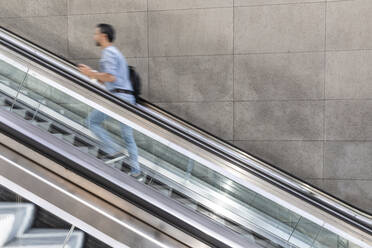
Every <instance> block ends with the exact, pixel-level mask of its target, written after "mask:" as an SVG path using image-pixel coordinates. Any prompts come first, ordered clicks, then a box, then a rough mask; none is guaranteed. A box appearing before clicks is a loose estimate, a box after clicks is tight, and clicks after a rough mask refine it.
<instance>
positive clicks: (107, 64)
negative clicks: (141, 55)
mask: <svg viewBox="0 0 372 248" xmlns="http://www.w3.org/2000/svg"><path fill="white" fill-rule="evenodd" d="M99 66H100V69H99V71H100V72H105V73H109V74H111V75H113V76H114V77H115V82H104V85H105V87H106V89H107V90H108V91H110V90H113V89H124V90H131V91H133V87H132V84H131V82H130V80H129V71H128V64H127V61H126V60H125V57H124V56H123V55H122V54H121V52H120V51H119V50H118V49H117V48H116V47H114V46H109V47H106V48H105V49H103V51H102V57H101V60H100V61H99Z"/></svg>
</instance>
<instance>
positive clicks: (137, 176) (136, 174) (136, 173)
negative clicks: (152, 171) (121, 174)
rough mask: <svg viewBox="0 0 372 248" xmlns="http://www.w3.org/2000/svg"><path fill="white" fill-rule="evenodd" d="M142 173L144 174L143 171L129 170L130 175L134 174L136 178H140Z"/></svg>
mask: <svg viewBox="0 0 372 248" xmlns="http://www.w3.org/2000/svg"><path fill="white" fill-rule="evenodd" d="M141 175H142V173H141V172H140V171H136V172H129V176H132V177H135V178H139V177H140V176H141Z"/></svg>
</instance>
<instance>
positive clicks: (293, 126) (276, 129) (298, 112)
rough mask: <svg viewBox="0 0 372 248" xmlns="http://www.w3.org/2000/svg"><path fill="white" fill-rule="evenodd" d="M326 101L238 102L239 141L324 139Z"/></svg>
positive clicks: (236, 113)
mask: <svg viewBox="0 0 372 248" xmlns="http://www.w3.org/2000/svg"><path fill="white" fill-rule="evenodd" d="M323 105H324V104H323V102H320V101H289V102H287V101H272V102H271V101H270V102H237V103H235V111H234V112H235V121H234V122H235V125H234V137H235V139H236V140H322V139H323Z"/></svg>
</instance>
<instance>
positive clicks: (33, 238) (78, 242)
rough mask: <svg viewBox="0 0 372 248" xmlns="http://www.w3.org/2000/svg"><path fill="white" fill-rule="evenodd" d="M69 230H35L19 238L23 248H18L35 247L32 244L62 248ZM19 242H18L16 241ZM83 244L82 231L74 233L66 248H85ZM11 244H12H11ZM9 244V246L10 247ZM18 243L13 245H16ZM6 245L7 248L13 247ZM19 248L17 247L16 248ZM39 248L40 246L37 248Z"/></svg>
mask: <svg viewBox="0 0 372 248" xmlns="http://www.w3.org/2000/svg"><path fill="white" fill-rule="evenodd" d="M68 232H69V231H68V230H63V229H45V228H33V229H31V230H29V231H28V232H27V233H24V234H22V235H20V236H19V237H18V243H21V244H22V246H18V247H34V246H31V244H32V245H33V244H38V245H40V247H47V246H45V245H44V244H45V243H47V244H51V245H52V246H51V247H54V245H56V247H58V245H59V247H61V245H62V244H63V242H64V240H65V239H66V237H67V235H68ZM57 240H59V241H62V244H61V243H60V242H54V241H57ZM14 241H17V240H14ZM83 242H84V233H83V232H81V231H74V232H73V233H72V234H71V236H70V239H69V241H68V242H67V245H66V247H69V248H81V247H83ZM10 244H11V243H10ZM10 244H9V245H10ZM15 244H16V242H14V243H13V245H15ZM9 245H6V246H5V247H12V246H9ZM14 247H17V246H14ZM37 247H39V246H37Z"/></svg>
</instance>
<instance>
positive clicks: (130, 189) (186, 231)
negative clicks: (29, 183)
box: [0, 110, 258, 248]
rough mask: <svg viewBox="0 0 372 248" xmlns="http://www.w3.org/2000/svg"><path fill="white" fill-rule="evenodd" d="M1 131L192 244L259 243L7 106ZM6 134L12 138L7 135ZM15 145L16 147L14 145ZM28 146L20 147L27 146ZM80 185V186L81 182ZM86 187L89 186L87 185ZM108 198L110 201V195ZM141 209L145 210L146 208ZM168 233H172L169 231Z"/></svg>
mask: <svg viewBox="0 0 372 248" xmlns="http://www.w3.org/2000/svg"><path fill="white" fill-rule="evenodd" d="M0 132H1V133H3V134H0V135H1V137H0V143H3V145H8V146H9V145H10V140H11V139H13V140H14V142H15V141H17V142H18V143H22V144H24V146H25V147H29V148H32V150H35V151H37V152H38V153H41V154H42V155H43V156H45V157H47V158H49V159H51V160H54V161H55V162H57V163H59V164H60V165H61V166H63V167H66V168H68V170H62V171H61V173H60V175H59V176H62V177H63V176H64V173H70V172H68V171H72V172H71V173H73V172H75V173H76V174H78V175H80V176H82V177H84V178H85V180H87V181H91V182H94V184H95V185H97V186H99V187H101V188H104V189H107V191H109V192H111V193H114V194H116V195H117V196H118V197H121V198H124V199H127V200H128V201H129V202H130V203H132V204H134V205H136V206H137V207H139V208H142V209H143V210H146V211H147V212H148V213H150V214H151V215H153V216H154V218H158V219H159V221H158V223H157V224H156V225H155V226H156V228H158V229H159V230H163V229H165V230H171V233H172V234H174V236H175V237H176V238H175V239H177V240H179V242H185V243H186V244H187V245H190V244H193V243H197V245H196V246H191V247H204V246H205V245H207V246H212V247H221V248H223V247H236V248H239V247H252V248H253V247H258V246H257V245H256V244H253V243H252V244H247V240H246V239H244V238H242V237H241V236H240V235H238V234H236V233H234V232H233V231H231V230H229V229H227V228H225V227H223V226H220V225H218V224H216V223H214V222H212V221H211V220H209V219H207V218H201V216H200V215H199V214H196V213H194V212H192V211H189V209H187V208H185V207H184V206H182V205H180V204H178V203H177V202H174V201H171V200H169V199H168V198H167V197H166V196H164V195H162V194H160V193H159V192H156V191H154V190H153V189H151V188H148V187H147V186H145V185H143V184H141V183H140V182H137V181H136V180H134V179H133V178H131V177H129V176H127V175H122V174H120V175H118V174H117V172H116V171H114V170H112V169H111V168H110V167H107V166H105V165H104V164H103V163H102V162H100V161H99V160H97V159H95V158H92V157H91V156H89V155H86V154H84V153H82V152H81V151H79V150H77V149H75V148H74V147H72V146H69V145H67V144H66V143H65V142H63V141H62V140H60V139H58V138H56V137H52V136H50V135H49V134H48V133H45V132H43V131H42V130H40V129H38V128H37V127H35V126H33V125H32V124H30V123H28V122H25V121H24V120H22V119H20V118H19V117H17V116H15V115H13V114H12V113H10V112H7V111H4V110H0ZM7 136H8V137H11V139H9V138H6V137H7ZM16 147H17V146H15V147H13V149H15V148H16ZM25 147H23V148H22V149H21V150H24V149H25ZM17 150H19V149H17ZM28 154H29V152H25V153H24V156H29V155H28ZM45 166H46V167H47V168H48V169H49V170H50V169H51V166H50V165H49V164H48V163H45ZM62 172H63V173H62ZM1 174H2V175H8V174H7V171H6V170H4V171H2V173H1ZM16 182H17V181H16ZM79 182H80V181H77V183H79ZM79 186H81V185H80V183H79ZM86 190H88V187H87V188H86ZM106 200H107V201H108V202H110V203H111V199H110V200H108V199H106ZM138 213H139V212H138ZM141 213H142V214H144V212H143V211H142V212H141ZM142 214H137V216H136V217H137V218H139V219H141V218H142ZM167 223H168V224H167ZM172 226H173V227H177V228H178V229H180V230H182V232H179V231H178V233H177V231H176V229H175V228H172ZM166 233H168V235H169V232H168V231H167V232H166ZM189 240H191V241H192V242H191V241H189ZM201 244H203V245H201ZM247 245H248V246H247ZM148 247H151V246H148ZM165 247H166V246H165Z"/></svg>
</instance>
